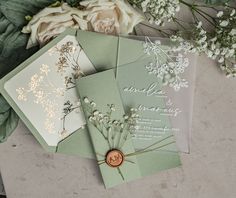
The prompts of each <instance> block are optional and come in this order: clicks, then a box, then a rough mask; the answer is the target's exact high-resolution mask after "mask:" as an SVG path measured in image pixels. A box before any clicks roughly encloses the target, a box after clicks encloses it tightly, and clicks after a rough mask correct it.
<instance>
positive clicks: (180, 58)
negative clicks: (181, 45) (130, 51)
mask: <svg viewBox="0 0 236 198" xmlns="http://www.w3.org/2000/svg"><path fill="white" fill-rule="evenodd" d="M143 46H144V53H145V54H147V55H148V56H153V57H154V59H153V61H152V62H150V63H149V64H148V65H146V69H147V72H148V74H150V75H155V76H156V77H157V78H158V79H160V80H161V81H162V84H163V85H164V86H167V85H168V86H169V87H172V88H173V89H174V90H175V91H179V90H180V88H182V87H185V88H187V87H188V81H187V80H186V79H184V78H182V77H181V74H183V73H184V71H185V69H186V68H187V67H188V66H189V60H188V58H186V57H185V56H184V55H183V54H181V53H180V52H176V51H173V50H172V48H171V47H168V46H162V45H161V42H160V41H159V40H156V41H155V42H153V41H151V40H150V38H148V37H146V38H145V42H144V44H143Z"/></svg>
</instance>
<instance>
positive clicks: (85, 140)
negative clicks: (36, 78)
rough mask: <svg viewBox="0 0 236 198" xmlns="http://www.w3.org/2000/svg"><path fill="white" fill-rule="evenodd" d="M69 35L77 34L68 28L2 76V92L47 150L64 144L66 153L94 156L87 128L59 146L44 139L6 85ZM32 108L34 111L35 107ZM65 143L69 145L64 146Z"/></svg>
mask: <svg viewBox="0 0 236 198" xmlns="http://www.w3.org/2000/svg"><path fill="white" fill-rule="evenodd" d="M68 35H71V36H75V35H76V31H75V30H71V29H70V30H67V31H66V32H65V33H63V34H61V35H60V36H58V37H57V38H56V39H54V40H53V41H51V42H50V43H49V44H48V45H46V46H45V47H43V48H42V49H40V50H39V51H38V52H37V53H35V54H34V55H33V56H31V57H30V58H29V59H27V60H26V61H24V62H23V63H22V64H20V65H19V66H18V67H17V68H16V69H14V70H13V71H12V72H10V73H9V74H8V75H6V76H5V77H4V78H2V79H1V80H0V92H1V94H2V95H3V96H4V98H5V99H6V100H7V101H8V103H9V104H10V105H11V106H12V108H13V109H14V110H15V112H16V113H17V114H18V115H19V117H20V118H21V120H22V121H23V122H24V123H25V125H26V126H27V127H28V128H29V130H30V131H31V132H32V134H33V135H34V136H35V138H36V139H37V141H38V142H39V143H40V144H41V145H42V146H43V148H44V149H45V150H47V151H49V152H57V150H58V147H60V145H62V149H60V150H62V151H64V152H65V153H70V154H79V155H80V156H83V157H90V158H91V157H93V150H92V148H91V144H90V139H89V137H88V134H87V132H86V130H85V129H83V128H81V129H79V130H77V131H76V132H74V133H72V134H71V135H70V136H68V137H66V138H65V139H63V140H62V141H60V142H59V143H58V145H57V146H49V145H48V144H47V142H46V141H45V140H44V138H42V136H41V135H40V134H39V133H38V131H37V129H36V128H35V126H34V125H33V124H32V123H31V122H30V121H29V119H28V118H27V116H25V114H24V113H22V111H21V109H20V108H19V106H18V105H17V104H16V101H14V100H13V99H12V97H11V96H10V95H9V93H8V91H7V90H6V89H5V85H6V83H7V82H8V81H9V80H10V79H12V78H13V77H14V76H15V75H17V74H18V73H19V72H21V71H22V70H23V69H25V68H27V66H28V65H29V64H31V63H32V62H33V61H35V60H36V59H37V58H38V57H40V56H42V55H43V54H44V53H45V52H47V51H49V50H50V49H51V48H52V46H54V45H56V44H57V43H58V42H60V41H61V40H62V39H64V38H65V37H66V36H68ZM31 110H32V111H33V108H32V109H31ZM35 116H37V115H35ZM64 145H69V146H64ZM78 147H81V148H78Z"/></svg>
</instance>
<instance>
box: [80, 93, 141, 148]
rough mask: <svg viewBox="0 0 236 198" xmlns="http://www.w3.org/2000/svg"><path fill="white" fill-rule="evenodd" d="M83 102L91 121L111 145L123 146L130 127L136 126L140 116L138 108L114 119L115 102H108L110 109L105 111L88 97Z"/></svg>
mask: <svg viewBox="0 0 236 198" xmlns="http://www.w3.org/2000/svg"><path fill="white" fill-rule="evenodd" d="M83 102H84V103H85V111H86V112H87V115H88V120H89V122H90V123H91V124H92V125H93V126H95V127H96V128H97V130H98V132H99V133H100V134H101V135H102V136H103V137H104V139H105V140H106V141H107V143H108V145H109V147H110V148H111V149H112V148H117V149H118V148H121V147H122V146H123V145H124V143H125V141H126V140H127V139H128V137H129V134H130V128H131V127H134V126H135V124H136V119H137V118H138V117H139V115H138V114H137V109H134V108H132V109H130V112H129V113H128V114H126V115H124V116H123V118H122V119H114V118H113V113H114V112H115V111H116V108H115V105H114V104H108V105H107V107H108V111H107V112H106V113H103V112H101V111H99V110H98V109H97V108H96V107H97V105H96V103H95V102H94V101H91V100H89V99H88V98H87V97H85V98H84V99H83Z"/></svg>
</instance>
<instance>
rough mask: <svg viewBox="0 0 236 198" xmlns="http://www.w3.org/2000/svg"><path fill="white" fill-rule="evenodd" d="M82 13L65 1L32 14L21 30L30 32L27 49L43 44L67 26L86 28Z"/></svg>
mask: <svg viewBox="0 0 236 198" xmlns="http://www.w3.org/2000/svg"><path fill="white" fill-rule="evenodd" d="M83 14H84V12H83V11H80V10H78V9H76V8H72V7H70V6H68V5H67V3H62V5H61V6H60V7H48V8H45V9H43V10H42V11H40V12H39V13H38V14H36V15H35V16H33V18H32V20H31V21H30V22H29V23H28V25H27V26H25V27H24V28H23V30H22V32H23V33H31V35H30V38H29V41H28V44H27V49H28V48H30V47H33V46H36V45H38V44H39V45H40V46H43V45H45V44H46V43H47V42H48V41H49V40H51V39H52V38H54V37H55V36H57V35H58V34H60V33H62V32H64V31H65V30H66V28H68V27H71V28H80V29H82V30H87V22H86V21H84V20H83Z"/></svg>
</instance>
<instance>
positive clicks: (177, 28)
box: [22, 0, 236, 77]
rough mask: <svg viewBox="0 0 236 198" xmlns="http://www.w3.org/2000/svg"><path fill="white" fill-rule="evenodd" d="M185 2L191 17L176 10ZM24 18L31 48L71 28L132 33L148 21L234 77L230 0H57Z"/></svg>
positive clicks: (235, 34)
mask: <svg viewBox="0 0 236 198" xmlns="http://www.w3.org/2000/svg"><path fill="white" fill-rule="evenodd" d="M184 7H187V8H188V9H189V11H190V12H191V14H192V20H191V21H185V20H183V19H181V17H177V14H176V13H177V12H179V11H180V10H181V9H184ZM26 19H27V20H29V23H28V25H27V26H25V27H24V28H23V30H22V32H23V33H31V36H30V39H29V42H28V45H27V47H28V48H30V47H32V46H35V45H38V44H39V45H41V46H42V45H44V44H45V43H47V42H48V41H49V40H51V39H52V38H53V37H55V36H57V35H58V34H60V33H61V32H63V31H64V30H65V29H66V28H67V27H72V28H79V29H82V30H88V31H95V32H101V33H105V34H129V33H132V32H133V29H134V27H135V26H136V25H137V24H139V23H142V24H143V25H145V24H146V25H147V23H145V22H144V21H145V20H146V21H148V22H149V23H150V24H151V25H152V26H153V28H155V29H156V30H157V31H158V32H159V33H160V34H161V35H162V36H164V37H169V38H171V40H172V41H173V42H175V43H178V44H179V48H182V49H184V50H185V51H187V52H194V53H195V52H196V53H205V54H206V55H207V56H208V57H210V58H212V59H213V60H217V61H218V63H219V65H220V68H221V69H222V70H223V71H225V73H226V75H227V76H228V77H230V76H236V62H235V59H236V9H235V7H234V5H231V4H230V2H228V1H227V2H225V1H223V0H218V1H217V0H207V1H206V2H202V1H198V2H196V1H194V3H191V2H189V1H186V0H128V1H126V0H86V1H79V0H67V1H66V2H61V1H57V2H55V3H54V4H52V5H51V6H49V7H47V8H45V9H43V10H42V11H40V12H39V13H38V14H36V15H35V16H26ZM168 23H170V25H168ZM173 23H174V28H173ZM203 24H204V25H203ZM168 26H171V28H167V27H168ZM165 27H166V28H165Z"/></svg>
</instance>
